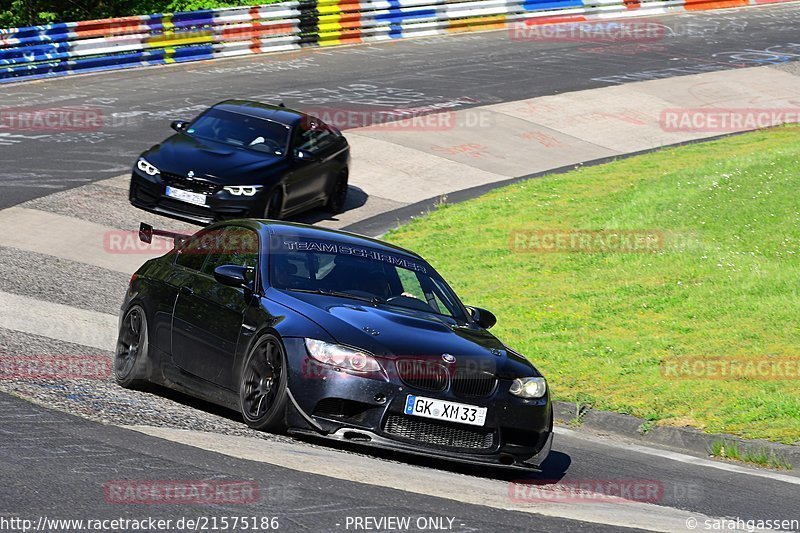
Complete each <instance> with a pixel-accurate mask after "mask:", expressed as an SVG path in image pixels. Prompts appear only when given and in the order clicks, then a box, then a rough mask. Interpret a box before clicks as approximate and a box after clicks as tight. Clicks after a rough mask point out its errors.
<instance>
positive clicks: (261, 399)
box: [239, 334, 289, 433]
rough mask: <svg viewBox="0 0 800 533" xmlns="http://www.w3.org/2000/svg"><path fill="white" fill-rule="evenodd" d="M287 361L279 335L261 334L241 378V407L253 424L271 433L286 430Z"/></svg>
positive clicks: (250, 424)
mask: <svg viewBox="0 0 800 533" xmlns="http://www.w3.org/2000/svg"><path fill="white" fill-rule="evenodd" d="M286 365H287V363H286V353H285V351H284V348H283V343H282V342H281V341H280V339H279V338H278V337H276V336H275V335H271V334H267V335H264V336H263V337H261V338H260V339H259V340H258V341H257V342H256V343H255V344H254V345H253V347H252V348H251V350H250V353H248V354H247V358H246V359H245V362H244V366H243V367H242V376H241V378H240V382H239V409H240V411H241V412H242V418H244V421H245V423H246V424H247V425H248V426H250V427H251V428H253V429H257V430H260V431H269V432H271V433H283V432H284V431H286V428H287V427H288V426H287V423H286V414H287V411H288V404H289V395H288V391H287V387H286V384H287V380H288V376H287V367H286Z"/></svg>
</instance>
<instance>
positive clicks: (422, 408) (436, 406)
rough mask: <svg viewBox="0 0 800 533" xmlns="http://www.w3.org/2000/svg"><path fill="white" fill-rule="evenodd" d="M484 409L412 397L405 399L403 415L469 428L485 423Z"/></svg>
mask: <svg viewBox="0 0 800 533" xmlns="http://www.w3.org/2000/svg"><path fill="white" fill-rule="evenodd" d="M486 411H487V409H486V407H476V406H474V405H467V404H465V403H456V402H448V401H446V400H435V399H433V398H425V397H423V396H413V395H411V394H409V395H408V397H407V398H406V408H405V413H406V414H407V415H412V416H421V417H424V418H435V419H436V420H447V421H449V422H458V423H459V424H469V425H471V426H482V425H484V424H485V423H486Z"/></svg>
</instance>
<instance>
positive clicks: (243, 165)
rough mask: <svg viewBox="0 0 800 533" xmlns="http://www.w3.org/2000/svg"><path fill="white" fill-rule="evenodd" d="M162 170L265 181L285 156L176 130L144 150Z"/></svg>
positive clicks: (235, 181) (238, 181)
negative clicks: (162, 140) (267, 175)
mask: <svg viewBox="0 0 800 533" xmlns="http://www.w3.org/2000/svg"><path fill="white" fill-rule="evenodd" d="M142 157H144V158H145V159H147V161H149V162H150V163H151V164H153V165H155V166H156V167H158V168H159V169H160V170H161V171H162V172H170V173H173V174H179V175H181V176H185V175H186V174H188V172H189V171H192V172H194V173H195V175H197V176H198V177H203V178H206V179H211V180H212V181H214V182H216V183H220V184H223V185H251V184H256V183H263V181H264V177H265V174H269V173H271V172H275V171H277V170H279V167H281V166H282V165H285V164H286V158H284V157H281V156H276V155H272V154H268V153H265V152H257V151H255V150H248V149H246V148H240V147H237V146H230V145H227V144H223V143H218V142H215V141H209V140H206V139H198V138H195V137H191V136H189V135H185V134H183V133H177V134H175V135H173V136H172V137H170V138H168V139H167V140H165V141H164V142H162V143H161V144H157V145H155V146H153V147H152V148H150V149H149V150H148V151H146V152H145V153H143V154H142Z"/></svg>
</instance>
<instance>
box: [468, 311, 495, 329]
mask: <svg viewBox="0 0 800 533" xmlns="http://www.w3.org/2000/svg"><path fill="white" fill-rule="evenodd" d="M467 309H468V310H469V314H470V315H472V320H473V321H474V322H475V323H476V324H478V325H479V326H480V327H482V328H483V329H489V328H491V327H492V326H494V325H495V324H497V317H496V316H494V314H492V312H491V311H487V310H486V309H482V308H480V307H467Z"/></svg>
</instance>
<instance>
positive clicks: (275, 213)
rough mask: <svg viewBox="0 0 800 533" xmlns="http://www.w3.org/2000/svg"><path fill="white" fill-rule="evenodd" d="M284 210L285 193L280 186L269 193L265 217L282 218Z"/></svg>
mask: <svg viewBox="0 0 800 533" xmlns="http://www.w3.org/2000/svg"><path fill="white" fill-rule="evenodd" d="M282 210H283V193H282V192H281V190H280V189H279V188H276V189H274V190H273V191H272V192H270V193H269V198H268V199H267V204H266V205H265V206H264V217H263V218H267V219H270V220H280V218H281V211H282Z"/></svg>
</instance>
